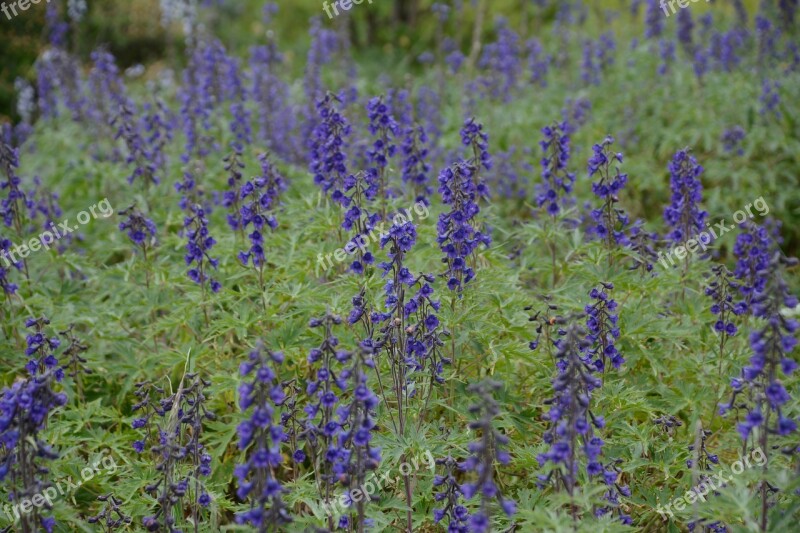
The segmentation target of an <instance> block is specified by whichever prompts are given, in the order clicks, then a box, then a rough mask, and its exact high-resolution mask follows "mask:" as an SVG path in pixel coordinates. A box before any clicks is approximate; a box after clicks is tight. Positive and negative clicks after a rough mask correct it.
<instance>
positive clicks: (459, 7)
mask: <svg viewBox="0 0 800 533" xmlns="http://www.w3.org/2000/svg"><path fill="white" fill-rule="evenodd" d="M180 1H181V0H86V2H85V4H86V13H85V14H83V15H82V16H81V18H80V20H79V21H75V20H70V23H71V24H72V25H73V28H72V30H73V31H70V32H69V33H70V39H71V41H72V42H70V43H69V46H70V48H71V51H72V52H73V53H74V54H77V56H78V57H80V58H81V59H83V60H84V61H85V62H87V63H88V59H89V54H90V53H91V51H92V50H94V49H96V48H97V47H99V46H106V47H107V49H108V50H109V51H110V52H111V53H112V54H113V55H114V56H115V57H116V59H117V62H118V64H119V66H120V67H121V68H123V69H124V68H128V67H131V66H134V65H137V64H140V63H142V64H145V65H149V66H155V67H157V66H159V63H160V62H163V61H165V60H167V59H168V57H167V56H168V54H169V53H168V49H169V47H170V46H171V45H174V46H175V47H176V48H177V49H179V50H180V48H181V47H182V46H183V38H182V29H181V25H180V23H179V22H174V23H172V24H168V25H166V26H165V24H163V20H162V19H163V17H162V4H166V5H168V4H170V3H179V2H180ZM186 1H191V2H197V3H198V8H199V9H198V12H199V15H200V17H201V21H200V22H201V23H202V24H204V25H207V26H209V27H208V30H209V33H211V34H213V35H215V36H217V37H218V38H219V39H220V40H221V41H222V42H223V44H225V46H226V48H228V50H229V51H231V52H232V53H236V54H239V55H242V54H243V53H244V52H245V51H246V49H247V48H248V47H249V46H251V45H253V44H254V43H256V42H258V40H259V37H261V38H263V37H264V34H265V25H264V23H263V16H262V10H263V7H264V5H265V2H264V1H263V0H237V1H236V2H230V1H228V2H223V1H219V0H186ZM723 1H727V0H716V3H718V4H719V3H721V2H723ZM366 2H367V0H364V3H363V4H362V5H360V6H358V5H354V6H353V8H352V9H350V11H348V12H347V13H346V15H342V16H339V17H336V18H334V19H333V20H330V19H328V17H327V15H325V12H324V10H323V0H280V1H279V2H278V5H279V7H280V9H279V10H278V12H277V13H275V14H274V15H273V18H274V20H275V24H274V26H273V27H274V28H276V30H275V33H276V35H275V38H276V39H277V41H278V43H279V47H280V48H281V50H282V51H283V52H284V54H285V59H286V62H287V63H288V65H291V66H292V67H293V68H294V69H296V70H297V71H298V72H302V68H303V64H304V62H305V53H306V51H307V49H308V46H309V45H310V41H309V39H308V30H309V27H310V20H311V19H312V18H313V17H320V19H321V20H322V22H323V23H324V24H326V25H330V26H334V25H336V24H348V25H349V26H350V28H349V30H350V35H351V36H352V39H353V44H354V50H353V54H354V56H355V57H356V58H357V60H358V61H359V63H365V62H366V63H367V64H368V63H369V62H370V61H374V62H376V63H378V64H380V66H381V68H382V69H384V71H385V70H386V69H392V70H394V71H395V72H397V73H403V72H409V69H414V68H418V66H419V65H418V64H416V63H415V62H414V61H413V58H415V57H416V56H417V55H419V54H421V53H423V52H424V51H426V50H430V49H431V48H432V47H433V45H434V42H435V39H436V32H437V23H436V17H434V16H432V12H431V7H432V5H433V4H434V3H435V1H434V0H374V2H373V3H372V5H370V6H369V8H368V9H366V8H365V6H366V5H367V3H366ZM636 2H637V0H633V1H631V0H589V1H588V2H586V4H587V5H589V6H591V8H592V9H593V10H595V11H597V12H598V13H600V12H602V11H604V10H622V11H626V10H628V9H629V8H630V4H635V3H636ZM67 3H68V2H67V1H66V0H52V2H51V4H50V5H51V6H52V7H50V8H49V9H52V10H58V11H59V12H60V13H65V12H66V11H67V7H68V6H67ZM447 3H450V4H451V6H452V8H453V9H454V10H455V11H456V17H455V20H453V21H452V22H451V24H452V25H453V26H454V27H453V28H451V31H450V32H448V33H449V34H450V35H451V36H452V35H456V36H458V38H459V39H460V40H462V41H463V42H462V43H461V44H462V47H463V48H468V46H469V44H470V39H471V37H472V35H471V32H472V28H473V26H474V21H475V15H476V13H477V12H479V11H480V10H484V12H485V19H486V23H485V24H484V25H483V32H484V33H485V35H484V36H483V37H484V38H485V39H486V38H489V37H490V35H488V34H490V33H491V32H492V31H493V25H492V24H491V21H492V20H494V18H495V17H497V16H505V17H507V18H508V19H509V21H510V23H511V25H512V26H514V27H515V29H516V30H517V31H518V32H519V33H521V34H522V35H527V34H529V33H535V31H536V29H537V28H544V27H546V26H548V25H549V24H550V23H551V22H552V21H553V20H554V19H555V17H556V15H557V11H558V8H557V5H558V2H554V1H549V0H491V1H489V0H463V1H462V0H456V1H454V2H447ZM744 3H745V5H747V6H748V7H749V8H750V9H751V10H753V11H754V10H755V8H756V4H757V0H745V1H744ZM76 4H80V2H76ZM482 4H483V5H482ZM704 4H706V3H705V2H698V3H697V4H692V12H693V13H694V14H696V15H699V14H701V13H703V11H704V10H707V9H709V8H711V7H712V6H713V4H714V2H712V3H711V4H710V5H708V6H707V5H704ZM204 7H211V8H213V9H203V8H204ZM47 12H48V7H47V6H46V5H45V4H44V3H42V4H39V5H38V6H37V5H32V6H31V8H30V9H28V10H27V11H25V12H21V13H20V15H19V16H17V17H15V18H14V19H12V20H10V21H9V20H6V18H5V17H4V16H2V15H0V50H2V51H3V52H2V53H3V57H2V60H0V61H2V63H0V117H3V116H4V117H6V118H8V117H14V113H15V110H14V98H15V97H14V81H15V80H16V79H17V78H18V77H21V78H23V79H26V80H28V81H29V82H33V81H34V80H35V71H34V61H35V60H36V58H37V56H38V55H39V54H40V53H41V52H42V50H44V49H45V48H46V47H47V44H48V37H47V35H48V31H47ZM67 18H69V17H67ZM598 18H599V17H598ZM596 29H597V30H598V33H599V32H600V31H602V28H596ZM173 59H178V60H180V54H178V57H177V58H175V57H174V58H173ZM15 118H18V117H15Z"/></svg>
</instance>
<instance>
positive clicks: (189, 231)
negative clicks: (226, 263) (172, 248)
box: [183, 205, 222, 292]
mask: <svg viewBox="0 0 800 533" xmlns="http://www.w3.org/2000/svg"><path fill="white" fill-rule="evenodd" d="M183 228H184V230H185V231H186V238H187V239H188V242H187V243H186V256H185V260H186V265H187V266H192V265H193V264H196V266H194V267H192V268H190V269H189V272H188V276H189V279H191V280H192V281H194V282H195V283H197V284H198V285H202V286H204V287H205V285H206V284H208V286H209V287H210V288H211V291H212V292H219V290H220V288H222V285H220V283H219V281H217V280H216V279H214V278H212V277H211V276H210V275H209V273H208V269H209V267H211V268H213V269H214V270H216V269H217V267H218V266H219V260H218V259H214V258H213V257H211V255H209V252H210V251H211V249H212V248H213V247H214V245H215V244H216V243H217V241H216V240H215V239H214V237H212V236H211V234H210V233H209V231H208V219H207V218H206V212H205V209H203V208H202V207H201V206H199V205H194V206H191V207H190V208H189V214H188V215H187V216H185V217H184V219H183Z"/></svg>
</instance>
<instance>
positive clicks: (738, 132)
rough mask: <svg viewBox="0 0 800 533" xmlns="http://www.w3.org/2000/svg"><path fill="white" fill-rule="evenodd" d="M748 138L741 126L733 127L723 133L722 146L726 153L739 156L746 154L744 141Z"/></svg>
mask: <svg viewBox="0 0 800 533" xmlns="http://www.w3.org/2000/svg"><path fill="white" fill-rule="evenodd" d="M746 136H747V133H746V132H745V131H744V128H742V127H741V126H733V127H732V128H728V129H726V130H725V131H724V132H722V146H723V148H724V150H725V151H726V152H734V151H735V152H736V154H737V155H743V154H744V148H743V147H742V141H743V140H744V138H745V137H746Z"/></svg>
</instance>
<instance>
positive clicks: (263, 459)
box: [234, 341, 292, 527]
mask: <svg viewBox="0 0 800 533" xmlns="http://www.w3.org/2000/svg"><path fill="white" fill-rule="evenodd" d="M281 360H282V356H281V355H280V354H278V353H275V352H271V351H269V350H267V349H266V348H265V347H264V345H263V343H262V342H261V341H258V342H257V343H256V346H255V348H254V349H253V350H252V351H251V352H250V355H249V357H248V364H247V366H245V367H243V377H244V379H245V380H247V381H245V383H247V384H248V387H247V388H246V389H244V390H245V393H244V395H243V396H242V397H241V398H240V403H241V404H242V406H243V407H242V410H243V411H244V412H245V413H249V417H250V418H249V419H247V420H245V421H244V422H243V423H242V424H240V426H239V428H240V431H239V436H240V440H239V449H241V450H243V451H244V452H245V462H244V463H241V464H239V465H238V466H237V467H236V469H235V470H234V475H235V477H236V478H237V484H238V487H239V488H238V490H237V495H238V496H239V498H240V499H243V500H247V502H248V503H249V505H250V509H249V510H248V511H245V512H242V513H239V514H237V515H236V523H237V524H250V525H251V526H253V527H258V526H260V525H261V524H262V522H263V521H267V523H270V524H275V525H283V524H288V523H289V522H291V520H292V519H291V516H290V514H289V509H288V506H286V504H285V503H284V502H283V499H282V494H283V493H284V492H285V489H283V488H282V487H281V484H280V482H279V481H278V480H277V479H276V478H275V476H274V474H273V470H274V469H275V468H276V467H278V466H279V465H280V464H281V462H282V458H281V454H280V449H281V446H282V444H283V442H282V441H283V431H282V428H281V425H280V417H278V416H276V415H277V411H278V409H280V408H281V407H283V405H284V400H285V396H284V394H283V390H282V384H281V381H280V380H279V378H278V376H277V369H278V367H279V366H280V363H279V361H281ZM275 398H278V401H275ZM245 406H246V407H245ZM244 428H248V429H247V431H244ZM254 487H260V489H261V491H260V492H255V491H253V490H252V489H253V488H254Z"/></svg>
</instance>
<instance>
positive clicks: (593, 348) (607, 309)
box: [584, 282, 625, 374]
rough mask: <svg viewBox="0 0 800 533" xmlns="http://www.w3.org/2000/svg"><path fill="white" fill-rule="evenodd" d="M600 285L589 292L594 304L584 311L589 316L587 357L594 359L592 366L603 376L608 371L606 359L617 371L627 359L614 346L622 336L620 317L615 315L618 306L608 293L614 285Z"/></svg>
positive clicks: (587, 323) (587, 321)
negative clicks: (619, 323)
mask: <svg viewBox="0 0 800 533" xmlns="http://www.w3.org/2000/svg"><path fill="white" fill-rule="evenodd" d="M600 285H601V286H600V287H595V288H593V289H592V290H591V291H590V292H589V296H590V297H591V298H592V300H594V302H593V303H591V304H589V305H587V306H586V307H585V308H584V311H585V312H586V315H587V319H586V328H587V329H588V330H589V333H588V335H587V336H586V340H587V341H588V342H589V343H590V346H589V347H588V348H587V349H586V356H587V357H589V358H593V359H594V361H593V362H592V364H593V365H594V368H595V370H596V371H597V372H599V373H601V374H602V373H603V372H605V369H606V358H608V359H609V360H610V361H611V366H613V367H614V368H615V369H619V368H620V367H621V366H622V364H623V363H624V362H625V359H624V358H623V357H622V354H620V353H619V350H617V347H616V346H615V345H614V343H615V341H616V339H619V335H620V331H619V325H618V322H619V315H618V314H616V313H615V311H616V310H617V307H618V306H617V301H616V300H614V299H613V298H611V297H610V296H609V294H608V292H607V291H611V290H613V289H614V284H613V283H606V282H601V283H600Z"/></svg>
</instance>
